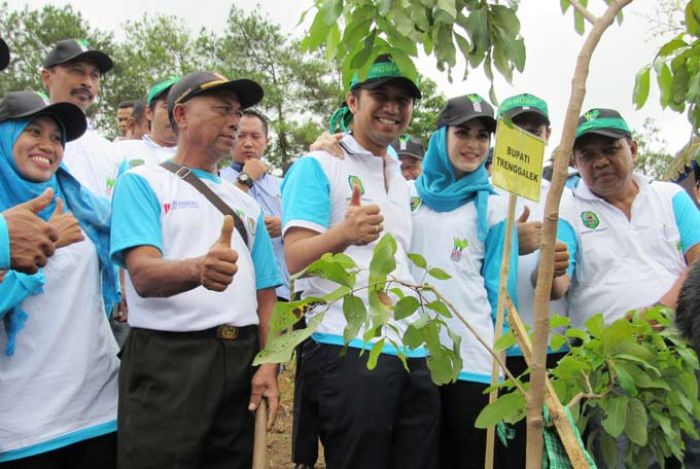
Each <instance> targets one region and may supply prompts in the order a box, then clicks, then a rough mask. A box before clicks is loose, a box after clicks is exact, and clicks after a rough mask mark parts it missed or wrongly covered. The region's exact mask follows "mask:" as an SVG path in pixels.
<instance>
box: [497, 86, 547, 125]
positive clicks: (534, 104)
mask: <svg viewBox="0 0 700 469" xmlns="http://www.w3.org/2000/svg"><path fill="white" fill-rule="evenodd" d="M526 112H532V113H535V114H538V115H540V116H542V117H543V118H544V120H545V122H546V123H547V125H549V124H550V122H549V108H548V107H547V103H546V102H545V101H544V100H543V99H541V98H538V97H537V96H535V95H532V94H529V93H523V94H518V95H515V96H511V97H510V98H507V99H505V100H503V102H502V103H501V106H500V107H499V108H498V114H497V115H496V118H499V117H501V116H508V117H510V118H511V119H512V118H513V117H515V116H519V115H520V114H525V113H526Z"/></svg>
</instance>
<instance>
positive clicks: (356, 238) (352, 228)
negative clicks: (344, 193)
mask: <svg viewBox="0 0 700 469" xmlns="http://www.w3.org/2000/svg"><path fill="white" fill-rule="evenodd" d="M360 195H361V194H360V186H358V185H357V184H355V185H354V186H353V187H352V197H351V198H350V204H349V205H348V209H347V210H346V211H345V220H343V223H344V224H345V227H344V230H343V231H344V233H345V236H346V237H347V241H348V244H352V245H356V246H362V245H365V244H369V243H371V242H373V241H376V240H377V239H379V235H380V234H381V232H382V230H383V226H382V223H383V222H384V217H383V216H382V214H381V213H380V210H379V206H377V205H364V206H363V205H362V203H361V201H360Z"/></svg>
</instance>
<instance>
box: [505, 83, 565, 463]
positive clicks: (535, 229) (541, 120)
mask: <svg viewBox="0 0 700 469" xmlns="http://www.w3.org/2000/svg"><path fill="white" fill-rule="evenodd" d="M498 117H506V118H509V119H511V121H512V122H513V125H515V126H516V127H518V128H520V129H522V130H524V131H525V132H528V133H530V134H532V135H534V136H536V137H539V138H541V139H542V140H544V141H545V142H546V143H548V142H549V137H550V135H551V133H552V129H551V127H550V120H549V108H548V106H547V103H546V102H545V101H544V100H543V99H541V98H539V97H537V96H535V95H532V94H529V93H523V94H519V95H515V96H511V97H509V98H507V99H505V100H503V102H502V103H501V106H500V107H499V108H498ZM549 186H550V182H549V181H548V180H546V179H544V178H541V192H540V202H539V203H537V202H532V201H530V200H526V199H523V198H518V203H517V206H516V213H519V214H520V216H519V218H518V220H517V221H518V251H519V257H518V302H519V309H518V313H519V314H520V316H521V318H522V319H523V321H524V322H525V323H526V324H528V325H530V326H532V325H533V324H534V319H535V308H534V302H535V289H534V287H533V285H532V281H531V280H530V274H531V273H532V270H533V269H534V268H535V267H536V266H537V260H538V259H539V247H540V241H541V240H542V218H543V215H544V201H545V200H546V199H547V193H548V192H549ZM497 190H500V189H497ZM567 192H568V190H565V193H564V195H563V197H567ZM559 246H560V249H565V247H566V245H563V244H560V245H559ZM550 312H551V313H552V314H559V315H562V316H566V314H567V304H566V299H565V298H562V299H559V300H556V301H552V303H551V304H550ZM547 352H548V366H554V365H555V364H556V362H557V361H558V360H559V359H560V358H561V357H562V356H563V355H564V353H565V350H560V351H554V350H551V349H548V350H547ZM506 364H507V366H508V369H509V370H511V371H512V372H513V373H514V374H515V376H519V375H521V374H522V373H523V372H524V371H525V370H526V369H527V364H526V363H525V359H524V358H523V354H522V350H521V349H520V347H518V346H517V345H516V346H514V347H511V348H510V349H509V350H508V352H507V363H506ZM525 444H526V440H525V422H524V421H521V422H519V423H518V425H516V432H515V437H514V439H513V440H512V441H509V442H508V447H507V448H503V451H500V450H499V459H498V460H499V463H500V464H503V465H504V466H503V467H521V466H524V464H525Z"/></svg>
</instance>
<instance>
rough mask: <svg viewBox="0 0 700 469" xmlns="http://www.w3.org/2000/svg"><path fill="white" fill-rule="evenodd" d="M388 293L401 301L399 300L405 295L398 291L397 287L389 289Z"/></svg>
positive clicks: (400, 290)
mask: <svg viewBox="0 0 700 469" xmlns="http://www.w3.org/2000/svg"><path fill="white" fill-rule="evenodd" d="M389 291H390V292H391V293H393V294H394V295H396V297H397V298H398V299H401V298H403V297H404V296H406V294H405V293H404V292H403V290H402V289H400V288H399V287H394V288H390V289H389Z"/></svg>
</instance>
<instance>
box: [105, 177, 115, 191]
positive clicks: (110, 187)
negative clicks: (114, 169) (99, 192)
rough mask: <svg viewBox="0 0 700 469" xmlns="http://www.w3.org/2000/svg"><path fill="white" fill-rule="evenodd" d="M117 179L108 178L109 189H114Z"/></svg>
mask: <svg viewBox="0 0 700 469" xmlns="http://www.w3.org/2000/svg"><path fill="white" fill-rule="evenodd" d="M116 183H117V180H116V179H115V178H107V189H114V186H115V184H116Z"/></svg>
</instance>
